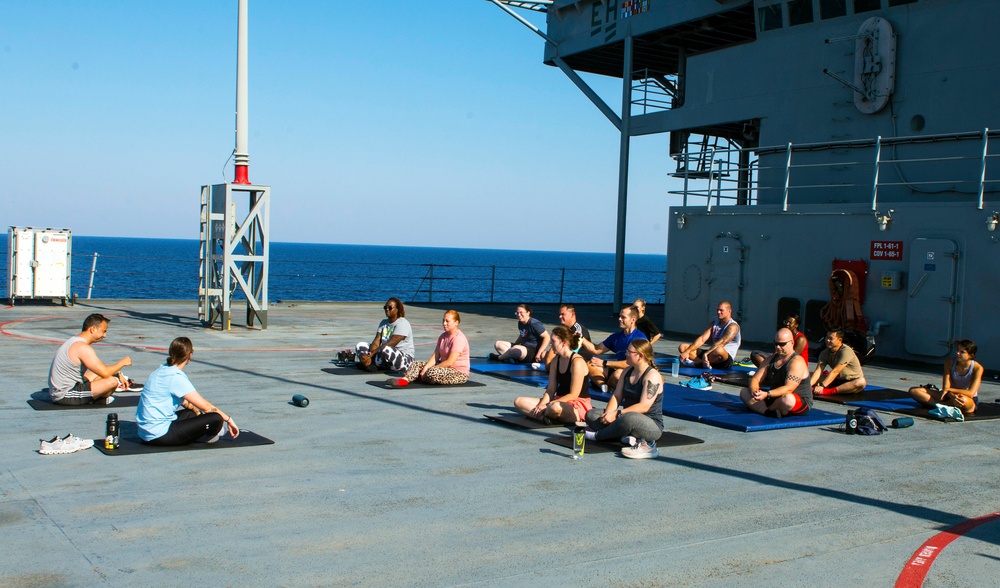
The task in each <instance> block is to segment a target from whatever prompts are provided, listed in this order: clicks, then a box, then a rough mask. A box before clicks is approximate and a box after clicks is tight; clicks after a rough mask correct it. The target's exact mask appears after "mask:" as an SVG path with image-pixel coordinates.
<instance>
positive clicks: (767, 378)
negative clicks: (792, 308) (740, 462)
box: [740, 329, 813, 419]
mask: <svg viewBox="0 0 1000 588" xmlns="http://www.w3.org/2000/svg"><path fill="white" fill-rule="evenodd" d="M793 339H794V335H792V332H791V331H790V330H788V329H780V330H779V331H778V332H777V334H775V336H774V353H772V354H771V356H770V357H768V358H767V359H766V360H765V362H764V363H763V364H762V365H761V366H760V368H759V369H758V370H757V373H756V374H754V375H753V378H751V379H750V386H748V387H747V388H743V389H742V390H740V399H742V400H743V404H745V405H746V406H747V408H748V409H750V410H751V411H753V412H756V413H757V414H762V415H764V416H767V417H772V418H779V419H780V418H781V417H784V416H798V415H803V414H806V413H807V412H809V408H810V407H811V406H812V402H813V395H812V386H811V385H810V384H809V365H808V364H807V363H806V361H805V360H804V359H802V356H801V355H799V354H797V353H795V347H793V345H792V341H793Z"/></svg>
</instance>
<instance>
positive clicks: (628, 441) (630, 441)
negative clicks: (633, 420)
mask: <svg viewBox="0 0 1000 588" xmlns="http://www.w3.org/2000/svg"><path fill="white" fill-rule="evenodd" d="M638 442H639V440H638V439H636V438H635V437H633V436H632V435H625V436H624V437H622V445H627V446H629V447H633V446H634V445H635V444H636V443H638Z"/></svg>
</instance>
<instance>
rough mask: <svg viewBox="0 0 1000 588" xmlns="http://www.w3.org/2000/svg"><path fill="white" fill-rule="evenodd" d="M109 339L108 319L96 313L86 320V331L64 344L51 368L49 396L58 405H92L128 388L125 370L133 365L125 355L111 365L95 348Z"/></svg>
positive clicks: (84, 327)
mask: <svg viewBox="0 0 1000 588" xmlns="http://www.w3.org/2000/svg"><path fill="white" fill-rule="evenodd" d="M107 336H108V319H107V318H106V317H105V316H103V315H100V314H92V315H90V316H88V317H87V318H86V319H85V320H84V321H83V331H82V332H81V333H80V334H79V335H76V336H75V337H70V339H69V340H68V341H66V342H65V343H63V344H62V346H61V347H60V348H59V350H58V351H57V352H56V356H55V358H53V360H52V366H51V367H50V368H49V397H50V398H51V399H52V402H55V403H57V404H89V403H91V402H95V401H103V400H104V399H105V398H107V397H109V396H111V395H112V394H113V393H114V392H115V390H116V389H117V388H118V386H119V384H121V385H122V386H123V387H126V386H128V381H127V380H126V378H125V376H123V375H122V374H121V370H122V368H124V367H126V366H130V365H132V358H131V357H128V356H125V357H123V358H122V359H120V360H118V362H117V363H115V364H114V365H111V366H108V365H105V364H104V362H102V361H101V360H100V358H99V357H97V352H96V351H94V348H93V347H92V345H93V344H94V343H97V342H98V341H102V340H104V338H105V337H107Z"/></svg>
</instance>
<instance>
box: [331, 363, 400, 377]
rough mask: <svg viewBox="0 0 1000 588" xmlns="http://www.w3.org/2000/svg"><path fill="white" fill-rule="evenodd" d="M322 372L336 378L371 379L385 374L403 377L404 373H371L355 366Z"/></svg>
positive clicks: (334, 368)
mask: <svg viewBox="0 0 1000 588" xmlns="http://www.w3.org/2000/svg"><path fill="white" fill-rule="evenodd" d="M322 370H323V371H324V372H326V373H328V374H333V375H334V376H368V377H369V378H370V377H372V376H373V375H379V374H385V375H386V376H391V375H393V374H399V375H400V376H402V375H403V373H402V372H382V371H378V372H369V371H365V370H359V369H358V368H356V367H354V366H353V365H348V366H338V367H325V368H322Z"/></svg>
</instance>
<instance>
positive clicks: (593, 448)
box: [545, 431, 705, 455]
mask: <svg viewBox="0 0 1000 588" xmlns="http://www.w3.org/2000/svg"><path fill="white" fill-rule="evenodd" d="M545 441H546V442H547V443H552V444H553V445H558V446H559V447H565V448H566V449H573V436H572V435H561V436H559V437H546V438H545ZM704 442H705V440H704V439H699V438H697V437H690V436H688V435H682V434H680V433H671V432H670V431H664V432H663V434H662V435H660V438H659V439H657V440H656V447H657V448H660V447H680V446H682V445H697V444H699V443H704ZM622 447H624V446H623V445H622V444H621V441H619V440H617V439H611V440H608V441H587V443H586V444H585V445H584V448H583V454H584V455H586V454H588V453H612V452H615V451H621V450H622Z"/></svg>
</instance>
